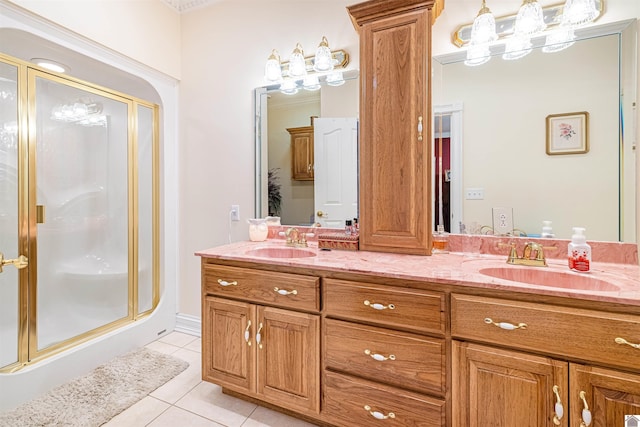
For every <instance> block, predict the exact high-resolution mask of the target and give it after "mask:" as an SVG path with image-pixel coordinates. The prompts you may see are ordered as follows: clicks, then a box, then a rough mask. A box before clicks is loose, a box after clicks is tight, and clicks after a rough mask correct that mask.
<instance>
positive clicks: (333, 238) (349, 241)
mask: <svg viewBox="0 0 640 427" xmlns="http://www.w3.org/2000/svg"><path fill="white" fill-rule="evenodd" d="M358 242H359V238H358V235H357V234H356V235H354V234H351V235H347V234H344V233H326V234H321V235H319V236H318V248H320V249H339V250H346V251H357V250H358Z"/></svg>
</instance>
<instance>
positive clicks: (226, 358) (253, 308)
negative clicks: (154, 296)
mask: <svg viewBox="0 0 640 427" xmlns="http://www.w3.org/2000/svg"><path fill="white" fill-rule="evenodd" d="M214 272H215V273H217V274H214ZM219 281H220V282H219ZM310 283H313V284H315V287H314V288H310V287H309V284H310ZM298 285H300V286H298ZM318 287H319V279H318V278H316V277H310V276H302V275H295V274H286V273H275V272H267V271H260V270H253V269H242V268H236V267H224V266H218V265H216V266H213V265H207V264H206V263H205V262H204V261H203V301H202V328H203V330H202V377H203V379H204V380H206V381H210V382H213V383H216V384H219V385H221V386H222V387H223V388H225V389H228V390H231V391H233V392H236V393H240V394H242V395H245V396H247V397H250V398H255V399H260V400H262V401H265V402H268V403H271V404H273V405H276V406H279V407H281V408H286V409H288V410H294V411H296V412H299V413H302V414H318V413H319V412H320V359H319V355H320V316H319V315H318V314H314V313H308V312H304V311H302V310H306V309H307V308H308V306H309V300H308V296H309V295H317V292H318ZM275 288H277V289H278V290H284V291H283V292H287V293H285V294H284V295H283V294H281V293H279V292H278V291H277V290H274V289H275ZM293 291H296V292H295V294H294V293H292V292H293ZM225 293H226V295H225ZM219 295H222V296H219ZM252 295H253V296H252ZM274 298H275V299H276V300H279V301H274V302H272V303H270V304H271V305H265V304H260V303H256V302H262V301H266V302H268V301H271V300H272V299H274ZM297 299H299V300H300V302H298V301H296V300H297ZM317 304H318V302H317V301H312V304H311V305H312V306H314V307H315V306H317ZM277 306H281V307H290V308H286V309H285V308H278V307H277Z"/></svg>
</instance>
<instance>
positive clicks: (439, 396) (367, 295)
mask: <svg viewBox="0 0 640 427" xmlns="http://www.w3.org/2000/svg"><path fill="white" fill-rule="evenodd" d="M323 301H324V313H325V318H324V320H323V346H322V354H323V365H324V369H323V396H324V400H323V407H322V416H323V419H324V420H327V421H328V422H329V423H330V424H332V425H336V426H345V427H354V426H370V425H374V423H380V422H384V425H388V426H394V427H395V426H398V427H400V426H424V427H434V426H444V425H446V403H445V396H446V390H447V386H446V384H447V382H446V370H447V362H446V340H445V316H444V310H445V295H444V293H440V292H430V291H423V290H416V289H408V288H395V287H392V286H384V285H377V284H371V283H363V282H356V281H349V280H338V279H323Z"/></svg>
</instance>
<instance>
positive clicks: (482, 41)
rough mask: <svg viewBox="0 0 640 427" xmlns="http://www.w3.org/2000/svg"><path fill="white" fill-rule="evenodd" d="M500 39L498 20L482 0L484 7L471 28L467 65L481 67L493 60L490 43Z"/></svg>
mask: <svg viewBox="0 0 640 427" xmlns="http://www.w3.org/2000/svg"><path fill="white" fill-rule="evenodd" d="M497 39H498V34H497V33H496V20H495V18H494V17H493V13H491V10H490V9H489V8H488V7H487V4H486V2H485V0H482V7H481V8H480V11H479V12H478V15H477V16H476V18H475V19H474V20H473V25H472V27H471V41H470V42H469V49H468V50H467V59H466V60H465V62H464V63H465V64H466V65H471V66H473V65H481V64H484V63H485V62H487V61H489V59H491V52H490V50H489V43H493V42H494V41H496V40H497Z"/></svg>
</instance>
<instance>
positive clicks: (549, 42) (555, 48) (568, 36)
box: [542, 25, 576, 53]
mask: <svg viewBox="0 0 640 427" xmlns="http://www.w3.org/2000/svg"><path fill="white" fill-rule="evenodd" d="M575 39H576V34H575V32H574V31H573V27H572V26H570V25H561V26H560V27H559V28H558V29H556V30H554V31H552V32H551V33H549V34H548V35H547V38H546V39H545V42H544V47H543V48H542V51H543V52H544V53H552V52H560V51H561V50H564V49H566V48H568V47H570V46H571V45H573V44H574V43H575Z"/></svg>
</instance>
